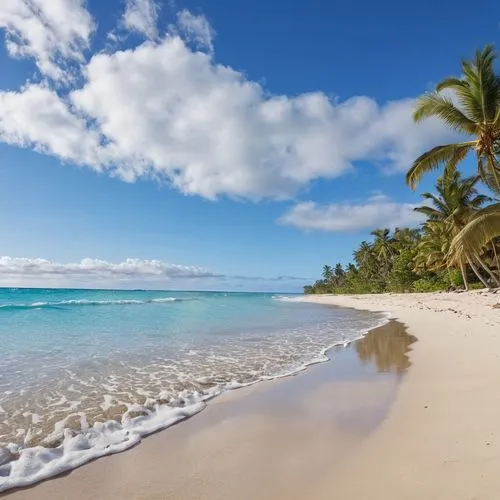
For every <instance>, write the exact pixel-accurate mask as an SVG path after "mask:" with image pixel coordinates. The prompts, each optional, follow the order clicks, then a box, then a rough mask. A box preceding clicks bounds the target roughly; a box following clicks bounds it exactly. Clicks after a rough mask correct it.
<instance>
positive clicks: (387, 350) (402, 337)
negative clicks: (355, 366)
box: [354, 321, 417, 374]
mask: <svg viewBox="0 0 500 500" xmlns="http://www.w3.org/2000/svg"><path fill="white" fill-rule="evenodd" d="M416 340H417V339H416V337H414V336H413V335H409V334H408V333H407V331H406V327H405V326H404V325H403V324H401V323H398V322H397V321H390V322H389V323H388V324H387V325H384V326H382V327H380V328H376V329H375V330H373V331H372V332H370V333H369V334H368V335H367V336H366V337H364V338H362V339H360V340H358V341H356V342H355V344H354V347H355V349H356V352H357V354H358V357H359V359H360V360H361V362H362V363H364V364H367V363H374V364H375V366H376V367H377V371H379V372H395V373H398V374H400V373H403V372H405V371H406V370H407V368H408V367H409V366H410V360H409V358H408V351H409V348H410V345H411V344H413V343H414V342H416Z"/></svg>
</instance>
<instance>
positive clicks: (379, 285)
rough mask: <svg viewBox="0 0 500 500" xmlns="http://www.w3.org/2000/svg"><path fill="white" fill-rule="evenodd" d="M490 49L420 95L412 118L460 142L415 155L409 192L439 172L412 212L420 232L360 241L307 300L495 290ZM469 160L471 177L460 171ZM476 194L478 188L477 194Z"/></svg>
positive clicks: (499, 135) (497, 213)
mask: <svg viewBox="0 0 500 500" xmlns="http://www.w3.org/2000/svg"><path fill="white" fill-rule="evenodd" d="M495 59H496V54H495V51H494V49H493V47H492V46H487V47H485V48H484V49H483V50H478V51H476V54H475V57H474V58H473V59H472V60H464V61H462V65H461V76H460V77H450V78H445V79H444V80H443V81H441V82H440V83H439V84H438V85H437V86H436V89H435V91H433V92H429V93H426V94H424V95H423V96H421V97H420V98H419V99H418V100H417V103H416V106H415V110H414V114H413V118H414V120H415V121H416V122H420V121H422V120H424V119H426V118H429V117H435V118H437V119H439V120H441V122H442V123H444V124H445V125H446V126H448V127H449V128H451V129H453V130H454V131H456V132H458V133H459V134H460V136H461V137H463V139H464V140H463V141H461V142H457V143H453V144H446V145H442V146H437V147H435V148H432V149H431V150H430V151H427V152H425V153H424V154H422V155H421V156H419V157H418V158H417V159H416V160H415V161H414V163H413V165H412V166H411V168H410V169H409V171H408V173H407V175H406V183H407V185H408V186H409V187H410V188H411V189H415V188H416V186H417V185H418V183H419V181H420V180H421V178H422V177H423V176H424V175H425V174H426V173H428V172H430V171H433V170H437V169H439V170H440V171H441V176H440V177H439V178H438V180H437V183H436V186H435V192H434V193H423V194H422V197H423V200H424V203H423V204H422V206H420V207H417V208H415V210H416V211H417V212H419V213H421V214H423V215H424V216H425V222H424V223H423V224H422V225H421V226H420V227H419V228H418V229H411V228H396V229H395V230H394V231H390V230H389V229H377V230H375V231H373V232H372V233H371V235H372V236H373V239H372V240H371V241H369V242H368V241H362V242H361V243H360V245H359V246H358V248H357V249H356V250H355V251H354V254H353V262H351V263H349V264H348V265H347V266H345V267H344V266H342V265H341V264H340V263H338V264H336V265H335V266H334V267H332V266H330V265H325V266H323V272H322V278H321V279H319V280H318V281H316V282H315V283H314V284H313V285H308V286H306V287H304V292H305V293H381V292H388V291H391V292H427V291H437V290H449V289H459V288H462V289H465V290H467V289H469V288H471V287H472V288H474V287H478V288H482V287H500V259H499V255H500V202H499V200H498V197H499V196H500V163H499V158H500V76H499V75H498V74H497V73H496V71H495V67H494V62H495ZM470 156H473V157H474V162H475V165H476V172H475V174H474V175H473V176H470V177H464V176H463V175H462V174H461V172H460V170H459V167H460V165H461V163H462V162H463V160H464V159H465V158H467V157H470ZM478 188H482V191H481V192H480V191H479V190H478Z"/></svg>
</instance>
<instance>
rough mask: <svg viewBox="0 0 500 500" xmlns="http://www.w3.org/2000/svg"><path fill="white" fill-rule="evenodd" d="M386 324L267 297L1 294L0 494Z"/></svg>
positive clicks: (370, 316) (375, 317)
mask: <svg viewBox="0 0 500 500" xmlns="http://www.w3.org/2000/svg"><path fill="white" fill-rule="evenodd" d="M384 320H385V317H384V316H383V315H382V314H375V313H370V312H363V311H355V310H352V309H343V308H334V307H326V306H321V305H317V304H308V303H303V302H302V303H297V296H292V295H276V294H269V293H224V292H171V291H144V290H133V291H125V290H77V289H21V288H19V289H18V288H10V289H9V288H4V289H0V341H1V345H2V351H1V356H0V491H4V490H6V489H9V488H12V487H16V486H25V485H28V484H32V483H34V482H37V481H39V480H42V479H45V478H48V477H51V476H53V475H56V474H59V473H61V472H64V471H66V470H69V469H72V468H74V467H77V466H79V465H81V464H83V463H85V462H87V461H89V460H91V459H94V458H98V457H100V456H103V455H107V454H110V453H116V452H119V451H123V450H125V449H127V448H130V447H131V446H133V445H135V444H136V443H137V442H138V441H139V440H140V439H141V437H142V436H144V435H146V434H149V433H152V432H155V431H157V430H160V429H163V428H166V427H168V426H169V425H172V424H174V423H176V422H178V421H180V420H182V419H185V418H187V417H189V416H191V415H194V414H195V413H197V412H199V411H201V410H202V409H203V408H204V407H205V405H206V404H207V402H208V401H209V399H211V398H213V397H215V396H217V395H218V394H220V393H221V392H224V391H226V390H232V389H236V388H238V387H242V386H245V385H248V384H253V383H256V382H259V381H262V380H266V379H271V378H275V377H282V376H287V375H291V374H294V373H296V372H298V371H301V370H303V369H305V368H306V367H307V366H308V365H310V364H312V363H317V362H321V361H325V360H327V357H326V355H325V353H326V351H327V350H328V349H329V348H330V347H332V346H334V345H338V344H342V343H348V342H351V341H353V340H355V339H357V338H360V336H362V335H363V334H365V333H366V332H367V331H368V330H369V329H371V328H374V327H375V326H378V325H380V324H382V323H383V322H384Z"/></svg>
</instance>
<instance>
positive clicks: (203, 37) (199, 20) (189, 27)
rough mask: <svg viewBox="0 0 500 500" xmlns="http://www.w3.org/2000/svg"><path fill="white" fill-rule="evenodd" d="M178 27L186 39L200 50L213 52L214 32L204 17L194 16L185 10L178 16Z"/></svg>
mask: <svg viewBox="0 0 500 500" xmlns="http://www.w3.org/2000/svg"><path fill="white" fill-rule="evenodd" d="M177 26H178V29H179V31H180V32H181V33H182V34H183V35H184V37H185V38H186V39H187V40H188V41H191V42H193V43H194V44H195V45H197V46H198V47H200V48H206V49H208V50H209V51H210V52H213V50H214V47H213V43H212V42H213V38H214V35H215V33H214V30H213V29H212V27H211V26H210V23H209V22H208V21H207V18H206V17H205V16H202V15H198V16H197V15H194V14H192V13H191V12H189V10H186V9H183V10H181V11H180V12H179V13H178V14H177Z"/></svg>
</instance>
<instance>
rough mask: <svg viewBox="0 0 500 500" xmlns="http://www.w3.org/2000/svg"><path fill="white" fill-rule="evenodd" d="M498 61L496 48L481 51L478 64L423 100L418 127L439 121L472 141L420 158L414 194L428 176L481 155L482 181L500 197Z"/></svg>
mask: <svg viewBox="0 0 500 500" xmlns="http://www.w3.org/2000/svg"><path fill="white" fill-rule="evenodd" d="M495 58H496V54H495V52H494V49H493V47H492V46H491V45H487V46H486V47H485V48H484V49H483V50H477V51H476V54H475V57H474V59H473V60H472V61H466V60H464V61H462V76H461V77H460V78H454V77H451V78H446V79H444V80H443V81H441V82H440V83H438V85H437V86H436V90H435V91H434V92H430V93H427V94H424V95H423V96H422V97H420V98H419V99H418V101H417V104H416V108H415V111H414V114H413V118H414V120H415V121H416V122H420V121H422V120H424V119H425V118H428V117H437V118H439V119H440V120H441V121H442V122H443V123H444V124H445V125H447V126H448V127H449V128H451V129H452V130H454V131H457V132H458V133H460V134H461V135H462V136H466V137H467V138H468V139H469V140H465V141H462V142H457V143H453V144H446V145H442V146H437V147H435V148H432V149H431V150H430V151H427V152H426V153H424V154H422V155H421V156H419V157H418V158H417V159H416V160H415V161H414V163H413V165H412V167H411V168H410V170H409V171H408V173H407V175H406V182H407V184H408V185H409V186H410V187H411V188H412V189H414V188H415V186H416V185H417V183H418V182H419V181H420V179H421V178H422V176H423V175H424V174H425V173H427V172H429V171H431V170H435V169H437V168H439V167H441V166H445V168H446V172H448V173H451V172H452V171H454V170H455V169H456V168H457V166H458V164H459V163H460V162H461V161H462V160H463V159H464V158H465V157H466V156H467V155H468V154H469V153H471V152H472V151H475V154H476V160H477V172H478V175H479V177H480V178H481V180H482V181H483V182H484V183H485V184H486V185H487V186H488V187H489V188H490V189H492V190H493V191H495V192H500V165H499V162H498V159H497V154H498V153H499V152H500V79H499V77H498V76H497V75H496V73H495V71H494V68H493V63H494V61H495ZM443 91H446V93H443ZM450 94H451V96H450Z"/></svg>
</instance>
